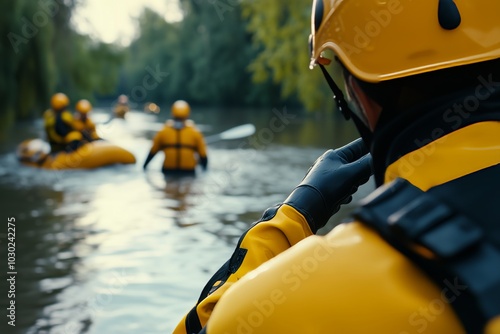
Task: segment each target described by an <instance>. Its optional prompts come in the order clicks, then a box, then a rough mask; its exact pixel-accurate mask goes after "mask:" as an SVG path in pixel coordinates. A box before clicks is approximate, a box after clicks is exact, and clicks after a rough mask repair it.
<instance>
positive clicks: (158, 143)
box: [142, 131, 162, 169]
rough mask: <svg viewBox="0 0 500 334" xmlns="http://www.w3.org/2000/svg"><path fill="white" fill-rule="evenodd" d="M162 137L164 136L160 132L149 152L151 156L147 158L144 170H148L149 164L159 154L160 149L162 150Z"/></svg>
mask: <svg viewBox="0 0 500 334" xmlns="http://www.w3.org/2000/svg"><path fill="white" fill-rule="evenodd" d="M161 136H162V134H161V131H160V132H158V133H157V134H156V135H155V137H154V138H153V146H152V147H151V150H149V154H148V156H147V158H146V161H144V165H143V166H142V168H143V169H146V168H147V167H148V164H149V163H150V162H151V160H153V158H154V156H155V155H156V153H158V151H159V150H160V148H161Z"/></svg>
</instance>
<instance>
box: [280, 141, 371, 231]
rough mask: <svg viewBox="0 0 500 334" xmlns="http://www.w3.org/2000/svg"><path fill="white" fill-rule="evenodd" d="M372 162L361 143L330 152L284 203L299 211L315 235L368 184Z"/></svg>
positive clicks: (309, 172)
mask: <svg viewBox="0 0 500 334" xmlns="http://www.w3.org/2000/svg"><path fill="white" fill-rule="evenodd" d="M371 161H372V160H371V156H370V154H368V150H367V149H366V146H365V144H364V143H363V141H362V139H357V140H355V141H353V142H352V143H349V144H347V145H346V146H344V147H341V148H339V149H337V150H328V151H326V152H325V153H324V154H323V155H322V156H321V157H319V158H318V160H316V162H315V163H314V164H313V165H312V166H311V168H309V170H308V172H307V174H306V176H305V177H304V179H303V180H302V182H301V183H300V184H299V185H298V186H297V187H296V188H295V189H294V190H293V192H292V193H291V194H290V196H288V198H287V199H286V200H285V202H284V203H285V204H288V205H290V206H292V207H294V208H295V209H296V210H297V211H299V212H300V213H301V214H302V215H303V216H304V217H305V218H306V220H307V222H308V223H309V226H310V227H311V230H312V232H313V233H316V232H317V231H318V230H319V229H320V228H322V227H323V226H325V225H326V223H327V222H328V219H330V217H331V216H332V215H333V214H334V213H336V212H337V211H339V209H340V205H342V204H347V203H349V202H350V201H351V200H352V194H354V193H355V192H356V191H357V190H358V187H359V186H360V185H362V184H364V183H366V182H367V181H368V179H369V178H370V176H371V175H372V173H373V172H372V167H371V165H372V164H371Z"/></svg>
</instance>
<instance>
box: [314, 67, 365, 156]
mask: <svg viewBox="0 0 500 334" xmlns="http://www.w3.org/2000/svg"><path fill="white" fill-rule="evenodd" d="M318 65H319V67H320V68H321V72H323V76H324V77H325V79H326V82H327V83H328V86H330V89H331V90H332V92H333V99H334V100H335V102H336V103H337V107H338V108H339V110H340V112H341V113H342V115H344V118H345V119H346V120H349V119H351V118H352V120H353V122H354V125H356V128H357V129H358V132H359V134H360V135H361V138H363V141H364V142H365V145H366V146H367V147H368V148H370V146H371V143H372V140H373V134H372V132H371V131H370V129H369V128H368V126H367V125H366V124H365V123H363V121H362V120H361V119H360V118H359V117H358V116H357V115H356V114H355V113H354V112H353V111H352V110H351V108H349V105H348V104H347V101H346V100H345V97H344V93H342V90H340V88H339V86H337V84H336V83H335V81H334V80H333V78H332V77H331V75H330V73H328V71H327V70H326V68H325V66H323V65H322V64H318Z"/></svg>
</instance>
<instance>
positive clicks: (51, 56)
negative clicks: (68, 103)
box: [0, 0, 122, 120]
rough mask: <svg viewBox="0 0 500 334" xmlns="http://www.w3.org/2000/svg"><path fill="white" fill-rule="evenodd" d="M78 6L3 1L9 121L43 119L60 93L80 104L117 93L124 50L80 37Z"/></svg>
mask: <svg viewBox="0 0 500 334" xmlns="http://www.w3.org/2000/svg"><path fill="white" fill-rule="evenodd" d="M75 6H76V0H64V1H63V0H40V1H31V0H16V1H2V2H0V34H1V35H2V36H5V37H6V38H2V40H1V41H0V54H1V55H2V62H1V64H0V114H4V117H2V118H3V119H9V120H10V119H22V118H28V117H33V116H39V115H41V113H42V112H43V111H44V110H45V109H46V108H47V107H48V101H49V99H50V96H51V95H52V94H54V93H55V92H56V91H62V92H64V93H66V94H68V95H69V96H70V98H72V100H73V101H75V100H76V99H80V98H89V99H92V96H93V95H94V94H96V93H98V94H106V93H111V92H113V91H114V90H115V87H116V85H117V82H118V74H119V66H120V63H121V62H122V51H121V50H119V49H117V48H116V47H115V46H112V45H107V44H103V43H99V42H95V41H92V40H91V39H90V38H89V37H87V36H81V35H80V34H78V33H76V32H75V31H74V30H73V29H72V28H71V24H70V22H71V15H72V13H73V10H74V8H75ZM75 102H76V101H75ZM14 115H15V116H14Z"/></svg>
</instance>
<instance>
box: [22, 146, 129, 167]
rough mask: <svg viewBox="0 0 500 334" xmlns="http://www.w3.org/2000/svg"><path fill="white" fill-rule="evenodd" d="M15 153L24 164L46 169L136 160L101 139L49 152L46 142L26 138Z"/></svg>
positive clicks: (101, 165) (121, 149)
mask: <svg viewBox="0 0 500 334" xmlns="http://www.w3.org/2000/svg"><path fill="white" fill-rule="evenodd" d="M16 155H17V158H18V160H19V161H20V162H21V163H23V164H24V165H28V166H32V167H39V168H46V169H92V168H98V167H103V166H108V165H114V164H134V163H135V162H136V160H135V157H134V155H133V154H132V153H130V152H129V151H127V150H126V149H124V148H122V147H120V146H117V145H114V144H111V143H109V142H106V141H103V140H98V141H94V142H91V143H87V144H85V145H83V146H82V147H80V148H79V149H77V150H76V151H73V152H59V153H56V154H51V153H50V145H49V144H48V143H47V142H45V141H43V140H41V139H28V140H25V141H23V142H22V143H21V144H19V146H18V148H17V152H16Z"/></svg>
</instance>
